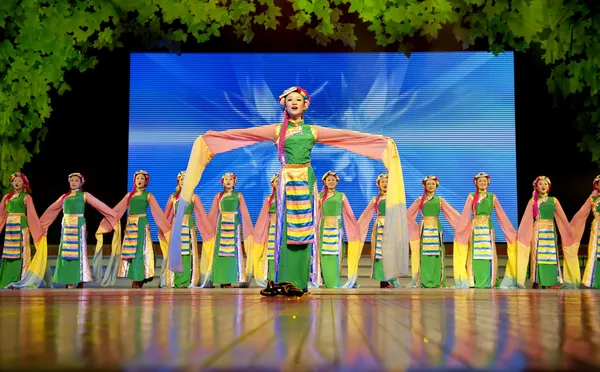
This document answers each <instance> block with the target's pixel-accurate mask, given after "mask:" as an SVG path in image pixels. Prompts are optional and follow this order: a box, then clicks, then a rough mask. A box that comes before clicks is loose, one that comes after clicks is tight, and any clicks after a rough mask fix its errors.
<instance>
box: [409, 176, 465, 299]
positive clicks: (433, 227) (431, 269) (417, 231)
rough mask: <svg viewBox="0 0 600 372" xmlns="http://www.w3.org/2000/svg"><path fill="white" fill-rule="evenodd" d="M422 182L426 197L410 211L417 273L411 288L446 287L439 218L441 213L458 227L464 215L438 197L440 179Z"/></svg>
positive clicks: (442, 241)
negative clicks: (419, 217)
mask: <svg viewBox="0 0 600 372" xmlns="http://www.w3.org/2000/svg"><path fill="white" fill-rule="evenodd" d="M421 183H422V184H423V195H422V196H420V197H419V198H417V200H415V202H414V203H413V204H412V205H411V207H410V208H409V209H408V218H409V220H408V230H409V233H410V250H411V267H412V273H413V274H412V283H411V284H410V285H409V287H412V288H419V287H425V288H439V287H445V286H446V273H445V267H446V265H445V264H444V258H445V247H444V239H443V236H442V224H441V223H440V220H439V215H440V212H441V213H443V214H444V217H446V220H448V223H450V226H452V228H456V225H457V224H458V221H459V219H460V214H459V213H458V212H457V211H456V210H455V209H454V208H452V206H451V205H450V204H448V202H447V201H446V200H444V199H443V198H441V197H439V196H437V195H436V194H435V192H436V190H437V189H438V187H439V186H440V180H439V179H438V178H437V177H436V176H427V177H425V178H423V181H421ZM419 212H421V216H422V217H423V218H422V221H421V225H420V226H419V225H417V215H418V213H419Z"/></svg>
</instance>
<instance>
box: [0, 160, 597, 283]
mask: <svg viewBox="0 0 600 372" xmlns="http://www.w3.org/2000/svg"><path fill="white" fill-rule="evenodd" d="M279 177H280V176H279V175H278V174H276V175H274V176H273V177H272V179H271V188H272V193H271V195H269V196H267V197H266V199H265V201H264V203H263V207H262V210H261V212H260V215H259V217H258V219H257V222H256V224H255V225H254V226H253V225H252V222H251V219H250V215H249V213H248V209H247V207H246V203H245V201H244V196H243V195H242V194H241V193H240V192H237V191H235V186H236V183H237V177H236V176H235V174H233V173H226V174H224V175H223V177H222V179H221V183H222V185H223V191H222V192H220V193H218V194H217V195H215V198H214V200H213V204H212V207H211V209H210V211H209V213H208V214H207V213H206V212H205V210H204V208H203V206H202V202H201V200H200V198H199V197H198V196H197V195H195V194H194V195H193V198H192V202H191V203H190V204H188V205H187V206H185V210H184V213H183V215H184V219H183V222H182V226H183V229H182V233H181V235H180V239H179V241H178V243H177V244H178V246H179V247H180V253H179V254H180V256H181V262H182V268H183V269H182V270H180V271H179V272H176V271H174V270H171V269H170V268H169V265H168V264H169V258H170V255H169V252H168V251H169V242H171V243H172V238H171V229H172V225H173V223H174V219H175V215H176V211H177V209H178V208H179V207H180V204H181V203H180V195H181V191H182V187H183V185H184V181H185V172H180V173H179V174H178V175H177V186H176V190H175V192H174V193H173V194H172V195H171V196H170V197H169V200H168V203H167V206H166V208H165V210H164V212H163V210H162V209H161V208H160V206H159V205H158V203H157V202H156V199H155V198H154V196H153V195H152V193H150V192H149V191H148V190H147V188H148V185H149V181H150V175H149V174H148V172H146V171H143V170H140V171H138V172H135V174H134V188H133V190H132V191H131V192H130V193H128V194H127V195H125V197H124V198H123V199H122V200H121V202H119V203H118V204H117V205H116V206H115V207H114V208H110V207H108V206H107V205H106V204H104V203H102V202H101V201H99V200H98V199H97V198H95V197H94V196H93V195H92V194H90V193H89V192H84V191H82V187H83V185H84V184H85V178H84V176H83V175H82V174H80V173H73V174H70V175H69V177H68V181H69V185H70V191H69V192H67V193H66V194H64V195H62V196H61V197H60V198H58V200H57V201H56V202H55V203H53V204H52V205H51V206H50V207H48V209H47V210H46V211H45V212H44V213H43V214H42V216H41V217H40V218H38V215H37V213H36V210H35V207H34V204H33V201H32V197H31V196H30V195H29V194H28V191H29V189H30V184H29V181H28V179H27V177H26V176H25V175H24V174H23V173H20V172H18V173H14V174H13V175H11V177H10V182H11V184H12V187H13V191H12V192H10V193H9V194H7V195H5V196H4V197H3V198H2V201H1V203H0V231H1V230H2V228H4V227H5V239H4V249H3V253H2V265H1V267H0V288H37V287H39V286H40V285H41V282H42V280H44V281H46V285H47V286H51V285H52V283H56V284H60V285H64V286H66V287H67V288H75V287H77V288H82V287H83V285H84V283H85V282H90V281H97V282H99V283H101V285H103V286H112V285H114V284H115V281H116V278H129V279H130V280H132V287H133V288H142V287H143V285H144V284H145V283H148V282H150V281H152V280H153V278H154V277H155V266H156V265H155V252H154V247H153V243H152V240H151V235H150V226H149V224H148V216H147V211H148V209H149V210H150V213H151V214H152V216H153V218H154V221H155V222H156V225H157V226H158V229H159V241H160V247H161V250H162V255H163V265H162V267H161V268H160V273H159V277H160V283H159V287H166V288H173V287H175V288H188V287H189V288H197V287H199V288H204V287H211V286H213V285H220V286H221V287H223V288H229V287H231V286H232V284H235V283H239V284H240V286H245V285H247V284H248V283H249V282H250V281H251V280H252V278H254V280H256V282H257V283H258V284H259V285H260V286H266V285H267V283H268V282H269V281H273V282H277V281H278V280H277V279H278V278H277V275H276V274H277V273H276V271H277V270H276V267H277V266H276V261H277V258H278V257H276V256H277V253H276V241H277V239H278V236H281V235H282V229H278V226H277V213H278V206H277V200H278V198H277V192H278V189H279V187H280V182H279V181H280V180H279ZM388 178H389V177H388V174H380V175H379V176H378V177H377V180H376V184H377V186H378V188H379V192H378V194H377V195H376V196H374V197H373V199H372V200H371V201H370V203H369V204H368V206H367V208H366V209H365V211H364V212H363V213H362V214H361V216H360V217H359V219H358V220H356V218H355V216H354V213H353V211H352V208H351V206H350V204H349V202H348V199H347V197H346V195H345V194H344V193H342V192H339V191H337V184H338V182H339V176H338V175H337V174H336V172H334V171H328V172H327V173H325V174H324V175H323V177H322V179H321V180H322V183H323V189H322V191H321V192H320V193H318V196H317V197H315V198H314V199H315V211H316V212H317V216H316V218H315V221H316V224H315V226H317V227H318V229H317V231H316V232H315V237H316V239H315V244H313V247H314V252H311V256H310V257H311V259H310V260H303V261H302V260H297V261H294V264H295V265H297V264H298V263H300V264H304V266H303V267H301V270H299V271H296V272H297V273H299V274H298V277H294V276H293V275H292V276H289V275H288V277H287V278H288V280H289V279H292V280H290V282H291V283H293V284H294V285H295V286H297V287H298V288H300V289H302V290H304V291H306V290H308V288H311V287H312V288H314V287H318V286H320V285H323V286H325V287H327V288H352V287H356V286H357V285H358V284H357V279H356V271H357V269H358V259H359V258H360V254H361V252H362V246H363V244H364V242H365V240H366V237H367V234H368V231H369V228H370V227H371V226H372V227H371V242H372V244H371V254H370V258H371V273H370V277H371V278H373V279H375V280H376V281H379V282H380V287H381V288H392V287H399V286H400V285H399V282H398V278H396V277H393V278H389V277H386V275H385V273H384V269H383V265H384V262H385V259H386V256H385V254H384V251H383V249H382V246H383V240H384V231H385V222H386V199H387V193H388ZM473 182H474V185H475V192H473V193H471V194H469V196H468V198H467V201H466V203H465V206H464V209H463V212H462V214H460V213H458V212H457V211H456V210H455V209H454V208H453V207H452V206H451V205H450V204H449V203H448V202H447V201H446V200H444V199H443V198H442V197H440V196H438V195H437V194H436V191H437V189H438V187H439V183H440V180H439V179H438V178H437V177H435V176H427V177H425V178H424V179H423V180H422V186H423V195H422V196H421V197H419V198H418V199H417V200H415V201H414V203H413V204H412V205H411V206H410V207H409V208H408V212H407V216H408V221H407V224H408V231H409V244H410V252H411V257H410V262H411V270H412V282H411V283H410V285H409V287H413V288H417V287H425V288H439V287H445V286H446V273H445V260H444V257H445V247H444V244H443V236H442V228H441V224H440V215H441V214H443V215H444V217H445V218H446V220H447V221H448V222H449V224H450V225H451V226H452V228H453V229H454V230H455V239H454V253H453V260H454V282H455V287H457V288H467V287H475V288H493V287H502V288H522V287H524V286H525V281H526V279H527V278H529V279H531V281H532V282H533V286H534V288H537V287H538V286H542V287H548V288H559V287H563V288H578V287H579V286H580V283H583V285H584V286H586V287H593V288H600V279H598V278H597V276H596V267H597V262H598V259H599V258H600V256H599V254H600V253H599V252H598V243H599V242H600V230H599V227H598V221H599V220H598V215H599V213H600V197H599V196H598V191H599V183H600V176H598V177H596V178H595V180H594V182H593V186H594V191H593V193H592V195H591V196H590V197H589V199H588V200H587V201H586V202H585V204H584V206H583V207H582V208H581V210H580V211H579V212H578V213H577V214H576V215H575V216H574V217H573V218H572V219H571V220H570V221H569V220H568V219H567V217H566V215H565V213H564V211H563V209H562V207H561V205H560V203H559V202H558V199H556V198H555V197H551V196H549V191H550V188H551V182H550V179H548V178H547V177H544V176H540V177H537V178H536V179H535V181H534V182H533V188H534V191H533V197H532V199H531V200H530V201H529V204H528V205H527V208H526V211H525V213H524V215H523V217H522V219H521V223H520V225H519V229H518V232H517V231H516V230H515V229H514V227H513V226H512V225H511V223H510V221H509V219H508V218H507V216H506V214H505V213H504V211H503V209H502V207H501V204H500V202H499V200H498V198H497V197H496V196H495V195H494V194H492V193H490V192H489V191H488V186H489V184H490V176H489V175H488V174H486V173H478V174H477V175H475V177H474V178H473ZM392 187H393V185H392ZM293 196H294V195H288V200H287V203H288V205H287V206H286V207H287V208H288V209H291V210H293V211H294V212H297V213H295V215H294V216H295V218H296V219H295V220H293V221H292V222H294V223H297V224H299V225H301V224H302V223H305V222H306V220H307V216H305V213H303V210H302V208H303V205H302V203H301V202H302V200H303V199H306V198H303V196H302V194H301V193H296V195H295V196H297V198H294V197H293ZM86 204H89V205H90V206H92V207H93V208H94V209H96V210H97V211H98V212H99V213H101V214H102V215H103V216H104V219H103V220H102V222H101V223H100V226H99V227H98V230H97V232H96V238H97V246H96V251H95V254H94V259H93V262H92V263H91V264H90V262H88V249H87V239H86V238H87V225H86V220H85V205H86ZM61 211H62V212H63V218H62V223H61V226H62V230H61V238H60V246H59V251H58V257H57V261H56V267H55V271H54V274H53V276H51V274H50V269H49V265H48V262H47V243H46V238H45V237H46V234H47V231H48V228H49V226H50V225H51V224H52V223H53V222H54V221H55V220H56V218H57V216H58V215H59V213H60V212H61ZM493 211H495V212H496V216H497V219H498V221H499V223H500V227H501V229H502V230H503V232H504V234H505V236H506V240H507V245H508V263H507V266H506V273H505V276H504V278H503V280H502V281H500V278H499V275H498V259H497V253H496V245H495V233H494V227H493V225H492V221H491V215H492V212H493ZM126 212H127V222H126V225H125V234H124V237H123V238H122V239H121V226H120V220H121V217H122V216H123V215H124V214H125V213H126ZM590 212H592V213H593V215H594V220H593V222H592V227H591V229H592V230H591V234H590V241H589V248H588V261H587V264H586V267H585V271H584V274H583V280H582V278H581V274H580V268H579V261H578V253H577V252H578V249H579V241H580V240H581V237H582V235H583V231H584V229H585V225H586V220H587V217H588V215H589V213H590ZM194 216H195V221H194V218H193V217H194ZM112 231H114V234H113V240H112V243H111V246H112V252H111V256H110V258H109V262H108V266H107V268H106V270H105V271H104V272H103V258H104V257H103V254H102V246H103V235H104V234H106V233H109V232H112ZM344 231H345V233H346V236H347V238H348V243H347V245H346V244H344V242H343V236H344ZM198 232H199V233H200V236H201V237H202V241H203V244H202V246H201V248H200V247H199V245H198V236H197V234H198ZM557 234H560V235H561V243H562V252H563V265H562V267H561V265H560V259H559V251H560V250H559V242H558V239H557ZM31 238H33V242H34V245H35V247H36V250H37V252H36V254H35V258H34V257H33V255H32V253H33V252H32V248H31V243H30V241H31ZM200 250H201V251H202V252H200ZM280 256H281V254H280ZM344 256H347V258H348V274H349V275H348V278H346V280H345V282H344V283H342V282H343V280H342V276H341V268H342V259H343V257H344ZM279 259H280V260H281V259H282V258H281V257H279ZM314 265H318V266H319V267H318V268H314ZM280 270H281V269H280ZM313 271H316V272H317V275H318V276H316V277H315V276H311V272H313ZM302 283H306V285H305V286H302ZM298 285H300V286H298Z"/></svg>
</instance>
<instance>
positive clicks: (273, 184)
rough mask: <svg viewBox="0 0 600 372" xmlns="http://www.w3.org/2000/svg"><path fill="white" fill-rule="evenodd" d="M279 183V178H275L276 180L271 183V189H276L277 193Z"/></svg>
mask: <svg viewBox="0 0 600 372" xmlns="http://www.w3.org/2000/svg"><path fill="white" fill-rule="evenodd" d="M278 183H279V177H275V179H274V180H273V182H271V187H272V188H274V189H275V191H277V184H278Z"/></svg>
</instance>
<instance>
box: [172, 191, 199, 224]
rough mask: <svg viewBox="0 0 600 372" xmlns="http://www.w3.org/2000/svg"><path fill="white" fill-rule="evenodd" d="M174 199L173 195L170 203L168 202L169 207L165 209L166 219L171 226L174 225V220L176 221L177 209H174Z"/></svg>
mask: <svg viewBox="0 0 600 372" xmlns="http://www.w3.org/2000/svg"><path fill="white" fill-rule="evenodd" d="M194 196H195V195H194ZM173 199H174V197H173V195H171V196H169V201H168V202H167V206H166V207H165V218H166V219H167V222H168V223H169V224H173V220H174V219H175V208H173V204H174V203H173Z"/></svg>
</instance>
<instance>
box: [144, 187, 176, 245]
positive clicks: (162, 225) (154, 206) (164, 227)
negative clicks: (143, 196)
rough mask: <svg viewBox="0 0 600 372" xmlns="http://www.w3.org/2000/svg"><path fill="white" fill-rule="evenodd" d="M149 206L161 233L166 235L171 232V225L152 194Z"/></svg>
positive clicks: (149, 198) (149, 196)
mask: <svg viewBox="0 0 600 372" xmlns="http://www.w3.org/2000/svg"><path fill="white" fill-rule="evenodd" d="M148 206H149V207H150V213H152V218H154V222H155V223H156V226H158V228H159V230H160V232H161V233H162V234H163V235H164V234H166V233H168V232H169V231H171V224H170V223H169V222H168V221H167V218H166V217H165V214H164V213H163V211H162V209H160V206H159V205H158V203H157V202H156V198H155V197H154V195H152V194H150V193H148Z"/></svg>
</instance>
